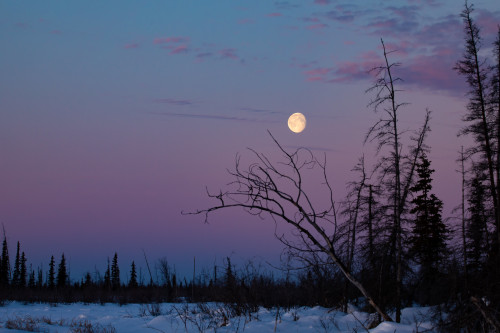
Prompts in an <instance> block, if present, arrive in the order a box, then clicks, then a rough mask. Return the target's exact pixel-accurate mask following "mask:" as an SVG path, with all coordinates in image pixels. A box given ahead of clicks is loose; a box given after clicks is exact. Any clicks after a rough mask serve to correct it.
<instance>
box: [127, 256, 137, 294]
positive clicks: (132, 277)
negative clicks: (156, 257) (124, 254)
mask: <svg viewBox="0 0 500 333" xmlns="http://www.w3.org/2000/svg"><path fill="white" fill-rule="evenodd" d="M128 286H129V287H130V288H136V287H137V286H138V283H137V272H136V269H135V263H134V262H133V261H132V265H131V267H130V281H129V282H128Z"/></svg>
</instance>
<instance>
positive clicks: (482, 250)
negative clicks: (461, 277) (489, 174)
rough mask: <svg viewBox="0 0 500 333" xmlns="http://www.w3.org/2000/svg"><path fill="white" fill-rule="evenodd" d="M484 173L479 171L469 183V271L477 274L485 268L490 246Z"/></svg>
mask: <svg viewBox="0 0 500 333" xmlns="http://www.w3.org/2000/svg"><path fill="white" fill-rule="evenodd" d="M484 178H485V177H484V174H482V173H480V172H477V173H476V174H475V175H474V177H473V178H472V180H471V182H470V185H469V193H468V199H467V201H468V204H469V207H468V213H469V218H468V221H467V226H466V235H467V263H468V264H469V267H468V271H469V272H473V274H474V275H476V276H477V274H478V273H479V272H481V271H482V268H484V267H483V266H484V263H485V259H486V254H487V252H488V247H489V239H488V230H487V220H488V217H487V215H488V214H487V208H486V205H485V202H487V200H486V188H485V187H484Z"/></svg>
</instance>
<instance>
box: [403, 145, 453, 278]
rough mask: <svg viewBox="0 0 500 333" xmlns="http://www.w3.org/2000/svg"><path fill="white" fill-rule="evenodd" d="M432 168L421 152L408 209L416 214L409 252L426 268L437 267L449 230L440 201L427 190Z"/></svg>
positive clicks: (442, 255) (434, 268) (443, 253)
mask: <svg viewBox="0 0 500 333" xmlns="http://www.w3.org/2000/svg"><path fill="white" fill-rule="evenodd" d="M433 172H434V170H433V169H431V168H430V161H429V160H428V159H427V156H426V155H425V154H422V155H421V157H420V163H419V164H418V165H417V175H418V180H417V182H416V184H415V185H414V186H412V187H411V192H412V193H413V196H414V198H413V200H412V204H413V208H412V209H411V211H410V213H411V214H415V220H414V224H413V226H412V234H411V237H410V254H411V255H412V256H413V258H414V259H415V261H416V262H417V263H419V264H420V265H421V269H422V270H424V271H426V272H431V271H436V270H437V268H438V265H439V264H440V262H441V260H442V259H443V258H444V256H445V255H446V240H447V238H448V236H447V235H448V233H449V231H448V228H447V227H446V225H445V224H444V223H443V220H442V218H441V211H442V209H443V202H442V201H441V200H440V199H438V198H437V197H436V196H435V195H434V194H433V193H430V192H431V190H432V178H431V175H432V173H433Z"/></svg>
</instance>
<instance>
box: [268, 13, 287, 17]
mask: <svg viewBox="0 0 500 333" xmlns="http://www.w3.org/2000/svg"><path fill="white" fill-rule="evenodd" d="M267 16H268V17H279V16H283V15H282V14H281V13H271V14H267Z"/></svg>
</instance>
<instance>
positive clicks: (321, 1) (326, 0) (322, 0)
mask: <svg viewBox="0 0 500 333" xmlns="http://www.w3.org/2000/svg"><path fill="white" fill-rule="evenodd" d="M314 4H316V5H322V6H324V5H328V4H330V0H314Z"/></svg>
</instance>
